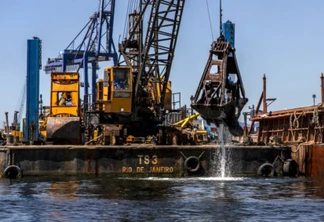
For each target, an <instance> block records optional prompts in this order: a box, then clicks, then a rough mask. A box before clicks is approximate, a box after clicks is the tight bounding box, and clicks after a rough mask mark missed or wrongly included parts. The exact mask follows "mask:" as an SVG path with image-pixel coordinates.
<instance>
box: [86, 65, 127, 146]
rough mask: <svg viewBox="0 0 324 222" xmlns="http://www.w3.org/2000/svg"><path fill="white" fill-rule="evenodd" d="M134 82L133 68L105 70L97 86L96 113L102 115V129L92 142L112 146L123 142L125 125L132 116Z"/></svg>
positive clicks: (94, 135) (121, 67)
mask: <svg viewBox="0 0 324 222" xmlns="http://www.w3.org/2000/svg"><path fill="white" fill-rule="evenodd" d="M132 80H133V78H132V71H131V67H128V66H112V67H108V68H105V71H104V78H103V79H100V80H99V81H98V82H97V86H96V87H97V89H96V92H97V95H96V98H97V101H96V111H99V113H100V118H99V123H100V128H99V129H97V130H94V132H93V137H94V138H93V140H91V142H94V143H101V144H111V145H114V144H118V143H120V142H121V140H122V138H121V131H122V129H123V124H124V123H128V122H129V120H130V118H131V114H132V104H133V86H132V84H133V83H132ZM98 130H99V131H100V132H98Z"/></svg>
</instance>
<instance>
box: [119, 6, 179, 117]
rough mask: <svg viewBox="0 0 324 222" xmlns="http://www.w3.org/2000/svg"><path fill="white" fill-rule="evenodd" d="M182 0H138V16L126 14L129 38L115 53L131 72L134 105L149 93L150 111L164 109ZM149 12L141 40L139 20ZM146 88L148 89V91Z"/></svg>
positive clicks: (141, 27)
mask: <svg viewBox="0 0 324 222" xmlns="http://www.w3.org/2000/svg"><path fill="white" fill-rule="evenodd" d="M184 3H185V0H151V1H147V0H141V2H140V5H139V13H137V12H136V11H135V12H134V13H133V14H131V15H130V22H129V28H130V30H129V37H128V38H126V40H125V41H123V42H122V43H121V44H119V50H120V53H121V55H122V56H123V58H124V61H125V63H126V64H127V65H129V66H132V69H133V73H134V94H135V98H138V101H137V103H141V101H143V99H142V98H143V97H145V96H144V94H146V92H148V91H150V92H149V94H150V99H151V101H152V103H153V106H154V109H155V110H156V111H157V113H158V111H160V110H162V109H163V108H164V104H163V103H164V98H165V94H166V90H167V84H168V81H169V77H170V70H171V66H172V61H173V57H174V51H175V47H176V43H177V38H178V33H179V28H180V23H181V18H182V13H183V8H184ZM148 13H149V21H148V26H147V29H146V35H145V41H144V42H143V40H144V37H143V25H142V23H143V20H144V17H145V15H147V14H148ZM148 88H150V89H148Z"/></svg>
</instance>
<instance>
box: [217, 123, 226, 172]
mask: <svg viewBox="0 0 324 222" xmlns="http://www.w3.org/2000/svg"><path fill="white" fill-rule="evenodd" d="M224 134H225V133H224V124H220V125H219V134H218V136H219V141H220V149H221V159H220V176H221V177H222V178H224V177H225V171H226V150H225V142H224V140H225V138H224Z"/></svg>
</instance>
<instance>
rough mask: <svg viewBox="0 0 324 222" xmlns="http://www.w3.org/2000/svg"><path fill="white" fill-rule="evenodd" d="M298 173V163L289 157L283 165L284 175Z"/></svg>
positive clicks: (292, 175)
mask: <svg viewBox="0 0 324 222" xmlns="http://www.w3.org/2000/svg"><path fill="white" fill-rule="evenodd" d="M297 173H298V164H297V162H296V161H295V160H293V159H287V160H286V161H285V162H284V165H283V175H284V176H290V177H294V176H296V175H297Z"/></svg>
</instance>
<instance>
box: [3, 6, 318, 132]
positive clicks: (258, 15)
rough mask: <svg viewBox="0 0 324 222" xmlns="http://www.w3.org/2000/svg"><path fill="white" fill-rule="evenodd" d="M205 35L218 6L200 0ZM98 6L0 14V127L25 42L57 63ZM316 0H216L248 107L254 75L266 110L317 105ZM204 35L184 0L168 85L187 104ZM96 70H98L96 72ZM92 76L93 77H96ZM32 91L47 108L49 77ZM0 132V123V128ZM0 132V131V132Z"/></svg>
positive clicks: (20, 71)
mask: <svg viewBox="0 0 324 222" xmlns="http://www.w3.org/2000/svg"><path fill="white" fill-rule="evenodd" d="M116 2H117V4H116V9H115V10H116V11H115V26H114V41H115V42H116V43H117V42H118V37H119V35H122V34H123V32H124V24H125V18H126V9H127V3H128V1H127V0H118V1H116ZM208 2H209V7H210V15H211V20H212V27H213V35H214V37H215V38H216V37H217V36H218V34H219V30H218V26H219V25H218V24H219V15H218V4H219V3H218V0H208ZM97 8H98V0H56V1H44V0H30V1H21V0H11V1H3V2H2V3H1V7H0V28H1V35H0V40H1V44H0V59H1V70H0V73H1V77H2V78H1V79H2V80H1V81H0V92H1V95H2V96H0V104H1V105H0V123H2V121H4V120H5V114H4V113H5V111H8V112H9V120H10V123H11V122H12V118H13V111H14V110H16V109H17V108H19V105H20V101H19V97H20V95H21V91H22V88H23V85H24V81H25V77H26V60H27V58H26V54H27V39H31V38H32V37H33V36H38V37H39V38H40V39H41V40H42V43H43V64H46V60H47V58H54V57H57V55H58V53H59V51H60V50H63V49H64V48H65V47H66V46H67V45H68V44H69V43H70V42H71V41H72V39H73V38H74V37H75V36H76V34H77V33H78V32H79V31H80V30H81V28H82V27H83V26H84V25H85V24H86V23H87V22H88V21H89V17H90V16H91V15H92V14H93V12H95V11H96V10H97ZM323 9H324V1H323V0H307V1H306V0H285V1H282V0H271V1H270V0H244V1H243V0H223V21H224V22H225V21H227V20H231V21H232V22H233V23H235V26H236V36H235V38H236V42H235V46H236V52H237V59H238V63H239V67H240V71H241V74H242V78H243V82H244V86H245V91H246V95H247V97H248V98H249V102H248V104H247V105H246V107H245V109H244V110H247V108H248V106H250V105H252V104H254V105H256V104H257V102H258V100H259V97H260V93H261V90H262V76H263V74H264V73H266V75H267V77H268V79H267V81H268V87H267V89H268V91H267V95H268V97H272V98H277V101H276V102H274V103H273V104H272V105H271V106H270V107H269V110H278V109H286V108H293V107H298V106H308V105H312V103H313V99H312V94H316V95H317V97H316V103H319V102H320V73H321V72H323V71H324V67H323V59H324V55H323V52H324V41H323V39H324V13H323ZM211 42H212V33H211V29H210V24H209V20H208V13H207V7H206V0H186V4H185V10H184V15H183V19H182V24H181V29H180V33H179V38H178V43H177V48H176V52H175V59H174V62H173V66H172V72H171V77H170V78H171V81H172V88H173V92H181V93H182V105H184V104H188V105H189V103H190V100H189V98H190V95H192V94H194V93H195V91H196V88H197V85H198V83H199V80H200V77H201V75H202V72H203V70H204V66H205V63H206V60H207V58H208V53H209V48H210V44H211ZM101 67H102V65H101ZM102 72H103V71H102V69H101V70H99V77H101V76H102ZM40 75H41V77H40V79H41V81H40V82H41V85H40V92H41V93H42V94H43V101H44V105H49V87H50V78H49V75H46V74H45V72H44V71H41V73H40ZM1 126H2V124H1ZM1 126H0V127H1Z"/></svg>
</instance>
